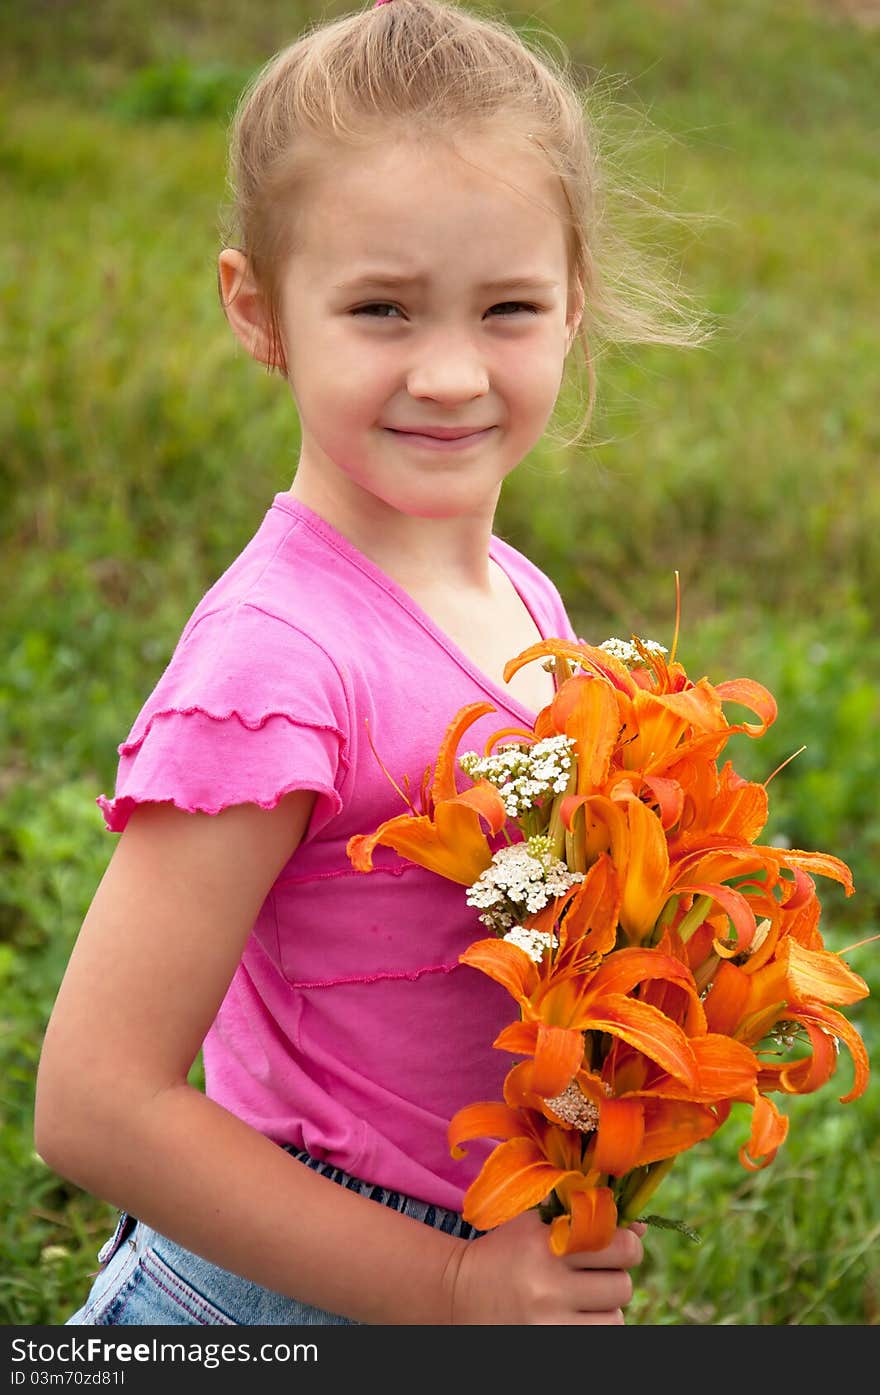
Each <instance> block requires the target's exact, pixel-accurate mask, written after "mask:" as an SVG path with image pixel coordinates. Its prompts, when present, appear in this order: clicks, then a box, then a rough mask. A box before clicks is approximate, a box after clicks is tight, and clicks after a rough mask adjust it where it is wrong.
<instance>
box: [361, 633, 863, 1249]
mask: <svg viewBox="0 0 880 1395" xmlns="http://www.w3.org/2000/svg"><path fill="white" fill-rule="evenodd" d="M676 633H677V627H676ZM674 655H675V645H674V644H673V654H672V656H670V657H667V650H666V649H665V648H664V647H663V646H662V645H659V644H657V643H655V642H653V641H642V640H640V639H638V638H635V637H634V638H633V639H632V640H631V641H621V640H607V641H606V642H605V643H604V644H600V645H598V646H591V645H588V644H585V643H581V642H573V641H568V640H562V639H549V640H546V641H544V642H542V643H540V644H536V645H533V646H532V647H530V648H529V649H527V650H525V651H524V652H523V653H521V654H519V655H518V656H517V657H516V658H513V659H512V660H511V661H510V662H509V663H508V665H507V668H506V670H505V680H506V681H509V680H510V678H511V677H512V676H513V674H514V673H515V672H516V671H517V670H518V669H519V668H520V667H521V666H522V665H523V664H526V663H530V662H533V661H536V660H541V661H544V662H545V663H546V664H547V665H548V667H550V669H551V671H552V672H553V674H554V688H555V696H554V697H553V699H552V701H551V702H550V703H549V704H548V705H547V706H546V707H545V708H544V709H543V710H542V711H541V712H540V713H539V715H538V717H537V719H536V721H535V723H534V727H533V729H525V728H523V729H521V730H519V729H514V730H511V729H510V728H506V729H504V730H503V731H499V732H497V733H496V734H495V735H494V736H493V737H491V738H490V740H489V741H488V742H487V743H486V745H485V748H484V749H483V751H482V752H481V753H478V752H466V753H465V754H463V755H461V756H458V748H459V745H460V743H461V741H462V738H463V737H464V735H465V733H466V732H467V730H468V728H469V727H470V726H471V725H472V724H473V723H474V722H475V721H477V720H478V719H479V718H481V717H483V716H485V715H487V714H488V713H491V712H492V711H494V710H495V709H494V708H493V707H492V706H491V704H488V703H477V704H473V705H471V706H468V707H465V708H463V709H462V710H461V711H460V712H459V713H458V714H457V715H456V716H455V717H454V719H453V720H452V722H451V723H450V725H449V727H448V730H447V732H446V734H445V738H444V740H443V743H442V745H441V748H440V750H439V753H438V757H437V761H436V763H435V765H434V767H433V770H432V771H429V772H428V774H427V776H426V780H425V782H424V783H423V793H422V808H421V809H416V808H415V807H414V806H413V805H412V804H410V808H409V810H408V812H406V813H403V814H401V815H400V816H399V817H397V818H393V819H390V820H388V821H387V822H385V823H383V824H382V826H381V827H380V828H378V829H376V830H375V831H374V832H372V833H370V834H364V835H359V836H357V837H355V838H352V839H351V841H350V843H349V846H348V854H349V857H350V859H351V861H352V863H353V865H354V866H355V867H356V868H358V869H360V870H362V871H369V870H370V869H371V866H372V862H371V858H372V853H373V849H374V848H375V847H376V845H377V844H383V845H384V846H387V847H390V848H392V849H394V850H395V851H396V852H397V853H398V854H400V855H401V856H403V857H405V858H408V859H410V860H412V861H414V862H416V863H419V864H420V865H422V866H425V867H428V868H430V869H431V870H433V871H436V872H438V873H440V874H441V875H442V876H444V877H447V878H451V879H453V880H455V881H457V882H459V883H461V884H462V885H463V886H465V887H467V891H466V893H464V894H465V895H466V898H467V902H468V904H469V905H471V906H473V907H474V908H475V909H477V910H478V911H479V913H480V914H479V920H480V921H481V922H482V924H483V925H484V926H485V928H486V931H487V932H488V933H487V935H486V936H485V937H484V938H481V939H477V940H476V941H475V942H474V943H473V944H472V945H471V946H470V947H469V948H468V949H467V950H466V952H465V953H464V954H463V955H462V956H461V962H462V963H465V964H469V965H471V966H472V967H473V968H475V969H477V970H479V971H480V972H481V973H484V974H487V975H488V976H489V977H490V978H492V979H494V980H496V981H497V982H498V983H500V984H501V985H503V987H504V988H505V989H506V990H507V992H508V993H509V994H510V997H511V999H512V1020H511V1022H510V1024H509V1025H508V1026H506V1027H505V1028H504V1029H503V1030H502V1032H501V1033H500V1034H499V1035H498V1036H497V1038H496V1039H495V1042H494V1046H495V1047H497V1048H499V1049H500V1050H503V1051H506V1052H510V1053H511V1054H512V1056H513V1057H515V1058H516V1060H515V1061H514V1063H513V1065H512V1068H511V1069H510V1071H509V1073H508V1075H507V1077H506V1080H505V1084H504V1092H503V1093H504V1098H503V1100H493V1101H484V1102H475V1103H473V1104H469V1105H467V1106H466V1107H465V1108H463V1109H461V1110H460V1111H459V1112H458V1113H457V1114H456V1116H455V1117H454V1118H453V1119H452V1121H451V1125H450V1130H449V1140H450V1146H451V1149H452V1152H453V1155H455V1156H458V1157H461V1156H464V1147H463V1145H464V1144H466V1143H467V1142H468V1141H469V1140H473V1139H475V1138H485V1139H490V1140H493V1141H495V1142H496V1146H495V1148H494V1150H493V1151H492V1152H491V1153H490V1155H489V1156H488V1157H487V1159H486V1161H485V1163H484V1165H483V1167H482V1169H481V1171H480V1172H479V1174H478V1176H477V1177H476V1178H475V1180H474V1181H473V1183H472V1184H471V1186H470V1187H469V1189H468V1191H467V1193H466V1195H465V1201H464V1216H465V1219H466V1220H468V1221H470V1222H471V1223H472V1224H473V1225H475V1226H476V1227H477V1228H478V1229H481V1230H487V1229H491V1228H493V1227H495V1226H497V1225H500V1224H502V1223H503V1222H505V1221H507V1220H511V1219H512V1218H513V1217H514V1216H516V1215H519V1214H520V1213H521V1212H523V1211H525V1210H527V1209H530V1208H533V1207H537V1208H538V1209H539V1211H540V1213H541V1215H542V1217H543V1219H544V1220H545V1221H546V1222H548V1225H549V1236H548V1238H549V1244H550V1246H551V1248H552V1250H553V1251H554V1252H555V1253H557V1254H565V1253H568V1252H570V1251H575V1250H594V1249H595V1250H597V1249H601V1248H603V1247H604V1246H605V1245H607V1244H608V1243H609V1242H610V1240H611V1238H612V1236H613V1234H614V1229H615V1227H616V1226H617V1225H619V1224H627V1223H629V1222H630V1221H632V1220H635V1219H647V1220H649V1221H651V1220H653V1221H655V1222H656V1223H657V1224H660V1225H664V1224H665V1225H676V1226H678V1228H680V1229H683V1230H685V1231H687V1229H688V1228H687V1226H686V1225H684V1224H683V1223H682V1224H680V1223H678V1222H672V1221H665V1220H664V1219H663V1218H661V1217H652V1216H646V1215H645V1214H644V1208H645V1205H646V1204H647V1202H648V1199H649V1198H650V1196H651V1195H652V1193H653V1192H654V1190H655V1189H656V1187H657V1186H658V1185H659V1183H660V1182H661V1181H662V1179H663V1177H664V1176H665V1175H666V1173H667V1172H668V1171H669V1169H670V1167H671V1166H672V1164H673V1162H674V1160H675V1158H676V1157H677V1156H678V1155H679V1154H681V1153H683V1152H684V1151H685V1150H687V1149H689V1148H691V1147H692V1146H694V1145H695V1144H697V1143H699V1142H700V1141H701V1140H703V1139H706V1138H708V1137H710V1136H711V1135H712V1134H714V1133H715V1132H716V1130H717V1129H719V1128H720V1127H721V1125H722V1124H723V1123H724V1122H725V1121H726V1120H727V1118H728V1116H729V1115H730V1113H731V1110H732V1107H733V1105H734V1104H735V1103H739V1104H742V1105H745V1106H746V1107H747V1108H750V1110H751V1116H750V1118H751V1129H750V1134H749V1137H748V1139H747V1141H746V1142H745V1143H744V1144H743V1146H742V1147H741V1149H740V1153H739V1156H740V1160H741V1162H742V1164H743V1165H744V1166H745V1167H746V1168H749V1169H758V1168H761V1167H765V1166H767V1165H768V1164H769V1163H770V1162H772V1160H773V1158H774V1157H775V1155H776V1153H777V1151H778V1149H779V1147H780V1145H781V1144H782V1143H783V1141H784V1139H785V1137H786V1134H787V1131H788V1119H787V1118H786V1117H785V1116H784V1115H783V1114H782V1113H781V1112H780V1110H779V1109H778V1108H777V1105H776V1104H775V1103H774V1101H773V1099H772V1098H771V1096H772V1095H774V1094H775V1095H786V1094H806V1093H808V1092H811V1091H814V1090H817V1089H818V1088H819V1087H820V1086H822V1085H824V1084H825V1083H826V1082H827V1081H828V1080H829V1079H830V1077H831V1076H832V1075H833V1073H834V1071H835V1069H836V1065H837V1058H838V1050H839V1043H840V1042H843V1043H845V1045H846V1046H847V1047H848V1049H849V1052H850V1053H851V1056H852V1061H853V1066H854V1070H853V1082H852V1086H851V1088H850V1090H849V1092H848V1093H846V1094H844V1095H843V1096H842V1097H841V1100H842V1102H847V1101H850V1100H854V1099H856V1098H857V1097H858V1096H860V1095H861V1094H862V1093H863V1092H864V1090H865V1087H866V1085H867V1082H868V1071H869V1066H868V1057H867V1052H866V1050H865V1047H864V1044H863V1042H862V1039H861V1037H860V1036H859V1034H858V1032H857V1031H856V1030H855V1028H854V1027H853V1026H852V1024H851V1023H850V1021H849V1020H848V1019H847V1018H846V1017H845V1016H844V1015H843V1014H842V1013H841V1012H840V1011H839V1009H840V1008H841V1007H843V1006H845V1005H847V1004H851V1003H854V1002H856V1001H857V1000H859V999H861V998H863V997H865V996H866V995H867V993H868V987H867V985H866V983H865V982H864V980H863V979H862V978H860V977H859V976H858V975H857V974H856V973H854V972H853V971H852V970H851V969H850V968H849V967H848V966H847V965H846V963H844V961H843V960H842V958H841V957H840V956H839V955H838V954H836V953H831V952H830V951H828V950H827V949H826V948H825V945H824V942H823V938H822V935H821V933H820V929H819V921H820V914H821V907H820V901H819V898H818V895H817V892H816V884H815V881H814V878H815V877H816V876H822V877H827V878H833V879H834V880H835V881H837V882H839V883H840V884H841V885H842V886H843V887H844V889H845V892H846V894H847V895H850V894H852V891H853V883H852V876H851V873H850V870H849V868H848V867H847V865H846V864H845V863H844V862H842V861H841V860H840V859H838V858H836V857H833V856H831V855H829V854H825V853H821V852H805V851H800V850H797V849H790V848H780V847H775V846H770V845H767V844H761V843H759V842H758V838H759V836H760V834H761V832H762V830H763V829H764V827H765V825H766V823H767V819H768V793H767V784H768V783H769V781H767V782H765V783H763V784H756V783H752V782H750V781H748V780H746V779H744V778H742V777H741V776H740V775H738V774H737V772H736V770H735V769H734V768H733V765H732V764H731V762H730V761H729V760H725V761H724V763H723V764H722V763H721V757H722V753H723V752H724V748H725V746H726V745H727V742H728V741H729V739H730V737H731V736H732V735H734V734H735V733H746V734H747V735H748V736H749V737H752V738H758V737H760V736H762V735H763V734H764V733H765V732H766V731H767V729H768V727H769V726H770V724H771V723H772V722H773V721H774V720H775V717H776V704H775V701H774V699H773V697H772V695H771V694H770V693H769V692H768V691H767V690H766V689H765V688H764V687H762V686H761V685H760V684H758V683H756V682H754V681H753V680H751V679H736V680H733V681H731V682H722V683H718V684H714V685H713V684H711V683H710V682H709V681H708V680H707V679H706V678H700V679H699V680H698V681H696V682H694V681H692V680H691V679H690V678H689V677H688V675H687V673H686V672H685V669H684V668H683V666H682V665H681V664H680V663H679V662H677V661H676V660H675V657H674ZM727 704H735V705H736V706H738V707H741V708H745V709H747V711H748V712H749V714H750V715H751V716H753V717H754V718H755V719H756V720H754V721H741V722H731V721H729V720H728V718H727V716H726V715H725V710H724V709H725V706H726V705H727ZM458 771H463V772H464V774H465V775H466V777H467V779H468V781H469V782H470V783H469V785H468V786H467V787H466V788H464V789H459V788H458V782H457V778H456V776H457V773H458ZM774 773H775V772H774Z"/></svg>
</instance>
